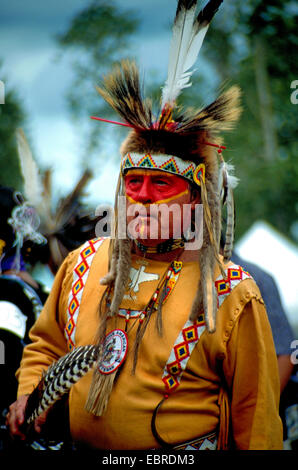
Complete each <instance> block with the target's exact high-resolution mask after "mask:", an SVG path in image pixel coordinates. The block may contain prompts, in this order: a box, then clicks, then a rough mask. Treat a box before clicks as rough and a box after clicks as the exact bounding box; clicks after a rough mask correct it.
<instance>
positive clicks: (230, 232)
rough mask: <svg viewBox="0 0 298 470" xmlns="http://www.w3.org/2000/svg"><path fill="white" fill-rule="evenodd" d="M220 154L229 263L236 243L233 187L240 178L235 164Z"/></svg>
mask: <svg viewBox="0 0 298 470" xmlns="http://www.w3.org/2000/svg"><path fill="white" fill-rule="evenodd" d="M218 154H219V156H220V162H221V163H220V172H219V184H218V186H219V188H218V189H219V193H220V196H221V200H222V205H226V210H227V216H226V233H225V237H224V238H225V244H224V247H223V258H224V263H227V262H228V261H229V260H230V259H231V256H232V251H233V244H234V230H235V204H234V195H233V189H235V188H236V186H237V184H238V182H239V179H238V178H237V177H236V176H234V174H233V173H234V165H231V164H230V163H226V162H225V161H224V159H223V156H222V153H221V151H220V150H218Z"/></svg>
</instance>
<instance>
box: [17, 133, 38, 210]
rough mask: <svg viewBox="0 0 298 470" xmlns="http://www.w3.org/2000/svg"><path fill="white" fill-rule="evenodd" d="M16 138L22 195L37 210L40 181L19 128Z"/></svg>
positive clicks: (36, 168) (34, 163) (27, 145)
mask: <svg viewBox="0 0 298 470" xmlns="http://www.w3.org/2000/svg"><path fill="white" fill-rule="evenodd" d="M16 138H17V147H18V154H19V161H20V167H21V172H22V176H23V184H24V188H23V193H24V196H25V198H26V200H27V201H28V202H29V204H31V205H32V206H34V207H35V208H36V209H37V208H38V207H39V206H40V204H41V203H42V192H43V185H42V179H41V176H40V174H39V170H38V167H37V164H36V162H35V160H34V158H33V156H32V153H31V150H30V147H29V144H28V142H27V139H26V137H25V134H24V132H23V130H22V129H20V128H19V129H17V130H16Z"/></svg>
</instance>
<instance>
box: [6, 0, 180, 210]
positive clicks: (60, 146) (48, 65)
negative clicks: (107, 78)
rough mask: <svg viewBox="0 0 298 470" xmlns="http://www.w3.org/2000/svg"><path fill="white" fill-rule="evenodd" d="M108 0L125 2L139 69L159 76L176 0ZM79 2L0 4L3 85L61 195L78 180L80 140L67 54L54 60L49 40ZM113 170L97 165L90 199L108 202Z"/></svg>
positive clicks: (52, 42)
mask: <svg viewBox="0 0 298 470" xmlns="http://www.w3.org/2000/svg"><path fill="white" fill-rule="evenodd" d="M114 3H115V5H116V6H119V7H120V8H122V9H123V5H125V9H133V10H135V12H136V14H137V16H138V17H139V19H140V27H139V32H138V37H137V39H136V41H135V50H134V53H135V55H136V57H137V58H139V61H140V65H142V66H143V67H144V70H145V72H146V68H150V67H152V66H153V67H155V68H156V69H158V68H159V67H160V68H161V69H164V70H162V71H163V73H164V77H165V74H166V70H167V54H168V47H169V41H170V37H171V33H170V24H171V22H172V20H173V18H174V15H175V10H176V1H175V0H162V1H160V0H143V1H142V2H140V1H139V0H126V2H124V4H123V2H122V1H121V0H114ZM140 5H141V7H140ZM85 6H86V1H84V0H63V1H60V0H51V2H41V1H39V0H26V1H20V0H10V1H8V2H2V5H1V14H0V58H1V59H2V60H3V72H4V75H5V76H7V77H8V83H5V86H6V87H7V88H8V87H12V88H13V89H16V90H17V91H18V95H19V97H20V99H21V101H22V103H23V106H24V109H25V111H26V113H27V115H28V123H27V128H28V130H27V131H28V132H29V134H30V135H29V137H30V142H31V145H32V151H33V154H34V157H35V159H36V160H37V161H38V162H39V164H40V165H41V166H42V167H44V166H48V165H50V166H51V167H52V168H53V169H54V184H55V188H56V190H57V192H58V194H62V195H63V194H65V192H66V191H67V190H69V189H71V188H72V187H73V185H74V183H75V182H76V181H77V179H78V178H79V170H78V167H79V164H80V162H79V161H78V158H79V153H80V152H79V147H78V146H79V145H80V141H79V139H78V136H77V134H76V130H75V127H74V126H73V123H72V120H71V117H70V114H69V111H68V109H67V103H66V92H67V89H68V87H69V86H70V84H71V80H72V68H71V63H70V60H69V58H68V56H67V54H66V55H65V54H64V55H63V56H62V57H61V55H60V60H58V54H59V49H58V46H57V42H56V39H55V38H56V35H57V34H59V33H60V34H61V33H63V32H65V31H66V30H67V28H68V26H69V24H70V21H71V19H72V18H73V17H74V16H75V15H76V14H77V13H78V12H79V11H80V10H82V9H83V8H84V7H85ZM157 11H158V15H156V12H157ZM153 19H154V20H153ZM1 79H2V77H0V80H1ZM94 94H95V96H96V97H97V94H96V92H94ZM86 119H89V117H88V116H86ZM117 173H118V166H116V164H115V160H113V161H112V160H110V161H108V162H106V163H105V164H104V165H102V167H101V172H100V174H98V173H97V174H96V175H95V178H94V179H93V181H92V182H91V184H90V185H89V187H88V188H87V189H88V192H89V200H90V201H92V203H94V204H96V202H108V203H112V202H113V199H114V190H115V185H116V179H117V178H116V177H115V174H117ZM87 200H88V199H87Z"/></svg>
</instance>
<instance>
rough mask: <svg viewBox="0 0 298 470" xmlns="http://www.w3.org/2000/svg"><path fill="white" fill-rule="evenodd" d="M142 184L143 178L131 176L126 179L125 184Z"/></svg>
mask: <svg viewBox="0 0 298 470" xmlns="http://www.w3.org/2000/svg"><path fill="white" fill-rule="evenodd" d="M139 183H141V178H140V177H138V176H130V177H127V178H125V184H128V185H135V184H139Z"/></svg>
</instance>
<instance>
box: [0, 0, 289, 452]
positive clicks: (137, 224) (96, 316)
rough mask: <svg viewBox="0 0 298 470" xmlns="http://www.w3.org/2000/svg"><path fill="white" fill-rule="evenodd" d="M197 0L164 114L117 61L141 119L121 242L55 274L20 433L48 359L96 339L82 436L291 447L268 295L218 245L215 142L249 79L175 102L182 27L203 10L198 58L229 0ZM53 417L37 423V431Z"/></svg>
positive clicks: (90, 246)
mask: <svg viewBox="0 0 298 470" xmlns="http://www.w3.org/2000/svg"><path fill="white" fill-rule="evenodd" d="M195 3H196V2H194V1H186V0H184V1H180V2H179V3H178V9H177V14H176V19H175V26H174V46H173V51H172V52H173V54H174V56H173V54H172V55H171V60H170V66H169V75H168V81H167V84H166V86H165V87H164V90H163V96H162V109H161V113H160V116H159V117H158V118H157V119H156V118H154V117H153V115H152V109H151V104H150V103H149V102H148V101H145V100H143V99H142V97H141V93H140V86H139V77H138V72H137V69H136V67H135V65H134V64H132V63H130V62H124V63H122V66H120V67H116V69H115V70H114V72H113V73H112V74H111V75H110V76H108V77H107V78H106V79H105V82H104V87H103V88H102V89H100V93H101V94H102V95H103V96H104V98H105V99H106V100H107V101H108V102H109V103H110V104H111V105H112V106H113V108H114V109H116V110H117V111H118V112H119V113H120V115H121V117H122V118H123V119H124V120H125V125H128V126H129V127H131V132H130V134H129V135H128V137H127V139H126V140H125V142H124V143H123V145H122V148H121V155H122V160H121V173H120V177H119V184H118V190H117V200H118V204H117V205H116V207H115V216H116V223H115V232H114V233H113V236H112V238H111V240H107V239H103V238H98V239H95V240H91V241H89V242H88V243H86V244H85V245H84V246H83V247H82V248H81V249H79V250H76V251H74V252H73V253H71V254H70V255H69V256H68V258H67V259H66V261H65V262H64V263H63V265H62V267H61V268H60V270H59V272H58V274H57V276H56V279H55V282H54V285H53V289H52V292H51V294H50V296H49V299H48V302H47V304H46V306H45V308H44V310H43V312H42V314H41V315H40V317H39V320H38V322H37V323H36V324H35V326H34V328H33V329H32V331H31V339H32V344H31V345H30V346H28V347H27V348H26V351H25V354H24V357H23V360H22V363H21V367H20V370H19V372H18V380H19V391H18V396H19V398H18V400H17V402H15V403H14V404H13V405H12V406H11V407H10V412H9V415H8V423H9V424H10V429H11V433H12V434H14V435H19V436H21V437H22V438H24V437H25V436H24V433H23V431H22V429H21V425H22V424H23V422H24V410H25V405H26V402H27V399H28V394H29V393H30V392H31V390H32V385H36V384H37V383H38V381H39V378H40V376H41V372H42V370H43V369H47V368H48V366H49V365H50V364H52V362H53V361H55V360H57V359H58V358H59V357H61V356H64V355H65V354H66V353H67V352H68V351H76V349H75V348H76V347H78V346H84V345H88V344H95V343H96V344H98V345H99V347H100V348H101V349H100V354H99V357H98V359H97V361H96V366H95V367H94V370H93V373H91V372H88V373H86V374H85V375H84V376H83V377H82V378H81V379H80V380H79V381H78V382H77V383H76V384H75V385H73V387H71V390H70V394H69V417H70V418H69V419H70V431H71V436H72V439H73V441H74V442H75V443H78V444H79V445H81V446H82V445H85V446H87V447H91V448H97V449H140V450H142V449H155V448H160V447H166V448H174V449H216V448H217V449H227V448H230V449H281V448H282V425H281V421H280V418H279V416H278V401H279V379H278V369H277V362H276V355H275V351H274V344H273V340H272V335H271V330H270V325H269V322H268V319H267V315H266V311H265V308H264V302H263V300H262V298H261V296H260V292H259V290H258V288H257V286H256V284H255V283H254V281H253V279H252V278H251V277H250V275H249V274H248V273H246V272H245V271H243V270H242V269H241V268H240V267H239V266H237V265H233V263H231V262H229V261H228V260H227V259H223V258H221V257H220V256H219V253H218V249H219V239H220V230H221V224H220V197H219V191H220V189H221V188H219V186H218V185H219V179H220V178H219V172H218V164H217V153H216V152H215V151H214V148H217V149H218V150H220V151H221V149H222V147H220V145H219V141H218V140H217V139H216V136H217V134H218V132H219V131H221V130H223V129H227V128H229V127H230V126H231V124H232V123H233V122H234V121H235V120H236V119H237V117H238V115H239V105H238V97H239V93H238V89H237V88H235V87H233V88H232V89H230V90H228V91H227V92H226V93H224V94H223V95H221V96H220V97H219V98H218V99H217V100H216V101H215V102H214V103H212V104H211V105H210V106H207V107H206V108H204V109H203V110H200V111H197V112H194V113H191V112H188V111H187V112H185V113H184V114H181V112H178V110H177V109H176V106H175V103H176V98H177V96H178V94H179V93H180V91H181V89H182V88H183V87H184V86H188V85H187V81H188V79H189V74H188V75H185V71H186V70H188V69H189V67H190V66H191V65H192V63H193V57H192V63H191V64H190V65H189V63H190V62H189V60H190V58H189V57H188V59H189V60H186V59H187V57H185V58H184V60H183V62H184V63H185V60H186V63H187V66H186V65H185V66H183V67H182V68H181V69H180V71H179V73H178V76H177V75H175V73H174V75H173V63H172V62H173V61H174V63H175V64H176V65H177V59H181V51H180V52H179V51H178V50H177V47H176V45H177V42H176V40H177V35H178V36H179V37H180V39H181V34H182V32H183V31H184V32H185V30H184V29H183V28H184V26H181V25H185V24H186V23H187V24H190V23H191V22H192V21H193V30H192V31H191V32H190V35H189V44H188V46H189V47H186V48H185V50H188V51H189V50H192V56H193V48H192V47H190V46H191V45H192V44H194V43H195V44H194V46H196V47H195V49H198V50H199V48H200V44H201V42H202V41H199V40H198V39H201V37H200V34H202V32H203V33H204V32H206V31H205V29H206V26H207V27H208V24H209V22H210V20H211V18H212V16H213V14H214V13H215V11H216V10H217V8H218V5H219V3H221V2H214V1H211V2H209V3H208V5H207V7H206V8H205V9H204V10H203V11H201V12H200V13H199V15H198V17H197V18H195V15H196V14H195ZM182 19H183V21H182ZM185 20H187V21H185ZM197 34H199V37H198V36H197ZM195 38H196V40H195ZM193 41H194V43H193ZM175 44H176V45H175ZM198 44H199V46H198ZM198 50H196V52H197V53H198ZM177 54H178V56H179V57H177ZM179 54H180V55H179ZM175 55H176V56H175ZM186 55H187V54H186ZM178 62H179V61H178ZM174 68H175V70H176V67H174ZM173 77H174V78H173ZM177 90H178V91H177ZM226 170H227V168H226V166H225V165H224V164H223V165H222V169H221V173H222V176H223V179H222V181H223V183H222V185H221V186H222V187H223V188H224V192H225V193H226V194H227V195H228V198H227V200H228V203H229V204H232V198H231V194H232V192H231V185H230V182H231V178H230V177H229V175H228V173H227V171H226ZM122 198H125V202H126V212H124V211H123V205H122V203H123V199H122ZM199 203H201V205H202V208H203V216H202V221H201V222H202V223H201V224H200V217H199V214H200V211H196V208H197V206H198V204H199ZM166 209H167V210H166ZM173 213H174V214H175V215H174V216H172V214H173ZM178 214H180V217H178V218H177V215H178ZM166 215H167V217H166V223H165V216H166ZM123 219H124V221H125V223H123ZM231 222H232V221H231V219H229V220H228V233H227V235H228V236H227V239H228V242H229V243H230V236H231V232H229V230H230V226H231ZM200 227H202V228H203V234H202V239H201V238H200V233H201V232H200ZM167 231H168V234H167V235H165V234H166V232H167ZM200 241H201V243H200ZM227 251H228V250H226V251H225V253H227ZM99 280H101V283H99ZM45 418H46V416H45V414H44V415H41V416H40V417H39V418H38V419H37V420H36V421H35V429H36V430H40V426H41V424H42V421H43V420H44V419H45Z"/></svg>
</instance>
